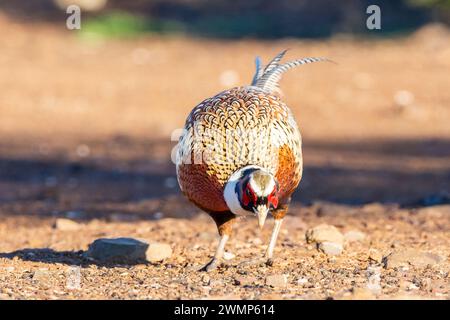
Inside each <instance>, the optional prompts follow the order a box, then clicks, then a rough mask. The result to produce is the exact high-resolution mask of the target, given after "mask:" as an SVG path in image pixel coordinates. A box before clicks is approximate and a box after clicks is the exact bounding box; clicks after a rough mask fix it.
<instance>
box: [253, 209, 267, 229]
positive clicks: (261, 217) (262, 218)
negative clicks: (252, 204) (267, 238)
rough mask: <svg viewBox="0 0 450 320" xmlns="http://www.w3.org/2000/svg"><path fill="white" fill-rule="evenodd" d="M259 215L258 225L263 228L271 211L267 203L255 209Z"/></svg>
mask: <svg viewBox="0 0 450 320" xmlns="http://www.w3.org/2000/svg"><path fill="white" fill-rule="evenodd" d="M253 210H254V211H255V213H256V215H257V216H258V225H259V228H260V229H262V228H263V227H264V222H266V218H267V213H268V212H269V208H267V206H265V205H259V206H257V207H256V209H253Z"/></svg>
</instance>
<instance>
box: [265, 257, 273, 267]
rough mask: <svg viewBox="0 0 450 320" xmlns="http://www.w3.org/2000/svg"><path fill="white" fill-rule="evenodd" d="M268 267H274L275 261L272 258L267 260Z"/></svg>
mask: <svg viewBox="0 0 450 320" xmlns="http://www.w3.org/2000/svg"><path fill="white" fill-rule="evenodd" d="M266 266H268V267H272V266H273V259H272V258H268V259H267V260H266Z"/></svg>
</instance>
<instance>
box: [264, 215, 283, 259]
mask: <svg viewBox="0 0 450 320" xmlns="http://www.w3.org/2000/svg"><path fill="white" fill-rule="evenodd" d="M282 222H283V219H275V223H274V225H273V229H272V236H271V237H270V242H269V246H268V247H267V251H266V255H265V257H266V258H267V261H266V264H267V265H269V266H271V265H273V249H274V248H275V244H276V243H277V238H278V233H280V229H281V223H282Z"/></svg>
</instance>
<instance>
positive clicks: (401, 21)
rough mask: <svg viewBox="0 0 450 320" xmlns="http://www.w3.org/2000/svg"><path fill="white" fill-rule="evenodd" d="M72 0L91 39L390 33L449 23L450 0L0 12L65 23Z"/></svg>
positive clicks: (113, 5)
mask: <svg viewBox="0 0 450 320" xmlns="http://www.w3.org/2000/svg"><path fill="white" fill-rule="evenodd" d="M68 4H78V5H80V7H81V10H82V29H81V31H80V32H79V34H80V36H82V37H86V38H89V37H98V38H111V37H113V38H115V37H119V38H129V37H137V36H140V35H145V34H172V33H176V34H180V33H182V34H186V35H190V36H199V37H213V38H243V37H252V38H264V39H275V38H283V37H299V38H319V37H330V36H333V35H334V34H349V35H358V36H360V35H363V36H366V37H373V36H377V37H379V36H381V37H384V36H387V37H390V36H392V35H402V34H407V33H409V32H412V31H414V30H416V29H417V28H420V27H421V26H423V25H425V24H427V23H430V22H440V23H444V24H447V25H449V24H450V0H377V1H376V2H375V3H374V1H373V0H346V1H333V0H277V1H273V0H245V1H237V0H234V1H231V0H214V1H211V0H133V1H130V0H33V1H11V0H0V11H1V12H2V13H6V14H7V15H10V16H12V17H13V18H16V19H18V20H20V21H21V22H28V23H34V22H36V21H39V22H41V21H46V22H48V23H54V24H55V25H59V26H62V25H63V24H62V23H61V22H62V21H64V19H65V18H66V17H67V16H66V13H65V8H66V7H67V5H68ZM95 4H97V5H95ZM371 4H377V5H378V6H380V8H381V19H382V29H381V30H376V31H375V30H374V31H371V30H368V29H367V28H366V19H367V14H366V8H367V7H368V6H369V5H371ZM94 7H95V8H96V9H93V8H94Z"/></svg>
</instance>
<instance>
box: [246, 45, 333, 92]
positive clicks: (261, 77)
mask: <svg viewBox="0 0 450 320" xmlns="http://www.w3.org/2000/svg"><path fill="white" fill-rule="evenodd" d="M286 52H287V50H283V51H282V52H280V53H279V54H278V55H277V56H276V57H275V58H273V59H272V61H271V62H270V63H269V64H268V65H267V66H266V67H265V69H264V71H262V72H261V70H262V68H261V66H260V60H259V58H258V59H257V70H256V73H255V76H254V77H253V81H252V85H253V86H256V87H259V88H261V89H263V90H266V91H268V92H273V91H275V90H277V89H278V83H279V81H280V79H281V76H282V75H283V73H284V72H286V71H287V70H289V69H292V68H294V67H297V66H300V65H303V64H308V63H313V62H320V61H327V62H334V61H332V60H330V59H328V58H322V57H318V58H303V59H297V60H293V61H289V62H286V63H283V64H279V62H280V61H281V59H282V58H283V56H284V55H285V54H286Z"/></svg>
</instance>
